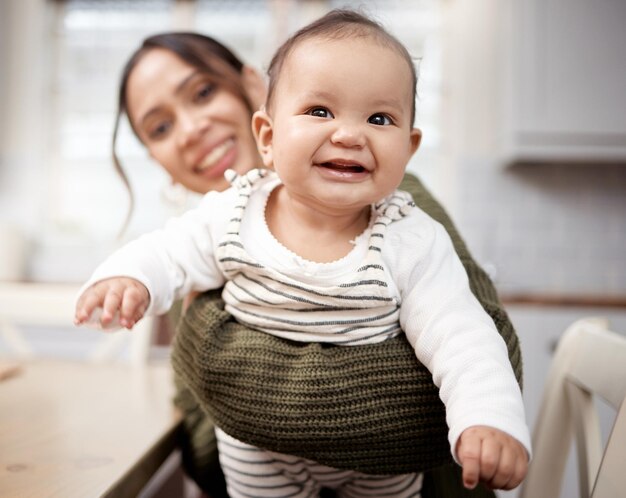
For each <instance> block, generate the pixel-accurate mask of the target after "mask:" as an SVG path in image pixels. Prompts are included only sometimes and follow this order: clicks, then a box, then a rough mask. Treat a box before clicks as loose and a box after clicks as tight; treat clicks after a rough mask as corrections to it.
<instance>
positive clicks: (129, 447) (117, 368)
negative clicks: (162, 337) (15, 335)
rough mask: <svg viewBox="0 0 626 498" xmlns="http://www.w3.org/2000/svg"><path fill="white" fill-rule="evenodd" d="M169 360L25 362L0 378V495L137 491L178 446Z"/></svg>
mask: <svg viewBox="0 0 626 498" xmlns="http://www.w3.org/2000/svg"><path fill="white" fill-rule="evenodd" d="M173 393H174V388H173V384H172V375H171V370H170V367H169V365H167V364H165V363H159V364H149V365H145V366H142V367H137V366H129V365H122V364H105V365H94V364H89V363H80V362H75V363H74V362H69V361H29V362H27V363H23V364H22V367H21V370H20V371H19V372H18V373H17V374H16V375H14V376H12V377H10V378H7V379H5V380H3V381H1V382H0V496H2V497H3V498H9V497H15V498H18V497H19V498H29V497H33V498H35V497H37V498H39V497H44V496H45V497H59V498H61V497H62V498H72V497H77V498H78V497H79V498H89V497H97V496H107V497H110V496H136V495H137V493H138V492H139V490H140V489H141V488H142V487H143V486H144V484H145V483H146V482H147V481H148V480H149V478H150V477H151V476H152V475H153V474H154V473H155V472H156V470H157V469H158V468H159V466H160V465H161V464H162V463H163V461H164V460H165V459H166V458H167V457H168V456H169V455H170V453H171V452H172V450H173V449H174V448H175V446H176V433H177V430H178V428H179V427H180V423H181V418H180V414H179V413H178V412H177V411H176V410H175V409H174V407H173V405H172V397H173Z"/></svg>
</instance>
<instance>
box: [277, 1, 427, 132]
mask: <svg viewBox="0 0 626 498" xmlns="http://www.w3.org/2000/svg"><path fill="white" fill-rule="evenodd" d="M355 37H356V38H362V37H370V38H373V39H374V40H376V41H377V42H378V43H380V44H381V45H383V46H385V47H389V48H391V49H392V50H395V51H396V52H397V53H398V54H399V55H400V56H401V57H402V58H403V59H404V60H405V61H406V63H407V65H408V67H409V71H410V72H411V83H412V86H413V104H412V108H411V121H410V122H411V123H413V121H414V120H415V96H416V91H417V71H416V70H415V65H414V64H413V59H412V58H411V55H410V54H409V52H408V50H407V49H406V47H405V46H404V45H403V44H402V43H401V42H400V41H399V40H398V39H397V38H396V37H395V36H393V35H392V34H391V33H389V32H388V31H387V30H386V29H385V28H384V27H383V26H382V24H379V23H378V22H376V21H374V20H373V19H370V18H369V17H367V16H366V15H364V14H361V13H359V12H356V11H354V10H350V9H334V10H331V11H330V12H328V13H327V14H326V15H324V16H322V17H320V18H319V19H318V20H316V21H313V22H312V23H311V24H307V25H306V26H305V27H304V28H302V29H300V30H299V31H297V32H296V33H294V34H293V35H292V36H291V37H289V38H288V39H287V41H285V43H283V44H282V45H281V46H280V48H279V49H278V50H277V51H276V53H275V54H274V57H273V58H272V60H271V62H270V65H269V68H268V70H267V74H268V76H269V87H268V93H267V102H266V105H267V107H268V109H269V108H270V106H271V103H272V99H273V98H274V92H275V90H276V84H277V82H278V79H279V77H280V73H281V71H282V67H283V65H284V63H285V60H287V57H288V56H289V54H290V53H291V52H293V50H294V49H295V48H296V47H297V46H298V45H299V44H300V43H301V42H303V41H306V40H310V39H312V38H322V39H327V40H339V39H342V38H355Z"/></svg>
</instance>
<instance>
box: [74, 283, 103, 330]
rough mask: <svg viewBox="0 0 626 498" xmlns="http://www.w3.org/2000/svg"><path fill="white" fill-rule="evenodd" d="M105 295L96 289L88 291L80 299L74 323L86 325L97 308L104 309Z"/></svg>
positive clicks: (92, 288)
mask: <svg viewBox="0 0 626 498" xmlns="http://www.w3.org/2000/svg"><path fill="white" fill-rule="evenodd" d="M103 302H104V294H103V293H101V292H98V290H97V289H94V287H90V288H89V289H87V290H86V291H85V292H83V294H82V295H81V296H80V298H79V299H78V303H77V304H76V311H75V313H74V323H75V324H76V325H80V324H82V323H85V322H86V321H87V320H88V319H89V317H90V316H91V314H92V313H93V311H94V310H95V309H96V308H100V307H102V303H103Z"/></svg>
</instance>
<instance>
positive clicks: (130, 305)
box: [74, 277, 150, 329]
mask: <svg viewBox="0 0 626 498" xmlns="http://www.w3.org/2000/svg"><path fill="white" fill-rule="evenodd" d="M149 304H150V295H149V293H148V289H146V286H145V285H143V284H142V283H141V282H139V281H138V280H135V279H134V278H128V277H114V278H107V279H105V280H100V281H99V282H96V283H95V284H93V285H91V286H89V287H88V288H87V289H85V291H84V292H83V293H82V294H81V295H80V297H79V298H78V302H77V303H76V312H75V316H74V323H75V324H76V325H82V324H84V323H88V322H89V318H90V317H91V316H92V313H93V312H94V311H96V310H97V309H98V308H102V314H101V315H100V318H99V322H100V324H101V325H102V327H104V328H107V326H109V325H111V324H112V323H113V321H114V319H115V317H116V316H119V324H120V325H121V326H122V327H125V328H127V329H131V328H133V326H134V325H135V324H136V323H137V322H138V321H139V320H140V319H141V318H142V317H143V315H144V313H145V312H146V309H148V305H149Z"/></svg>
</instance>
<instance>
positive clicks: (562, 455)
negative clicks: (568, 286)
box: [520, 318, 626, 498]
mask: <svg viewBox="0 0 626 498" xmlns="http://www.w3.org/2000/svg"><path fill="white" fill-rule="evenodd" d="M593 395H598V396H600V397H601V398H603V399H604V400H605V401H607V402H608V403H609V404H610V405H611V406H612V407H613V408H615V409H616V410H617V416H616V419H615V423H614V426H613V429H612V432H611V434H610V436H609V439H608V442H607V444H606V447H605V449H604V452H603V450H602V443H601V436H600V425H599V422H598V415H597V412H596V409H595V407H594V403H593ZM625 398H626V337H624V336H620V335H619V334H617V333H615V332H611V331H609V330H608V324H607V323H606V321H604V320H601V319H590V318H587V319H583V320H579V321H577V322H574V323H573V324H572V325H571V326H570V327H569V328H568V329H567V330H566V331H565V333H564V335H563V336H562V338H561V340H560V341H559V345H558V348H557V350H556V353H555V356H554V360H553V363H552V365H551V368H550V372H549V374H548V379H547V382H546V387H545V389H544V392H543V397H542V401H541V407H540V410H539V415H538V418H537V423H536V426H535V429H534V432H533V453H534V456H533V460H532V462H531V464H530V466H529V470H528V475H527V477H526V479H525V481H524V483H523V484H522V488H521V494H520V497H521V498H542V497H549V498H555V497H558V496H559V495H560V490H561V482H562V479H563V471H564V467H565V463H566V460H567V456H568V452H569V448H570V444H571V440H572V438H573V437H575V440H576V448H577V455H578V471H579V472H578V474H579V489H580V496H581V497H585V498H589V497H592V498H613V497H615V498H617V497H620V496H625V495H624V489H626V402H625V401H624V399H625Z"/></svg>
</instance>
